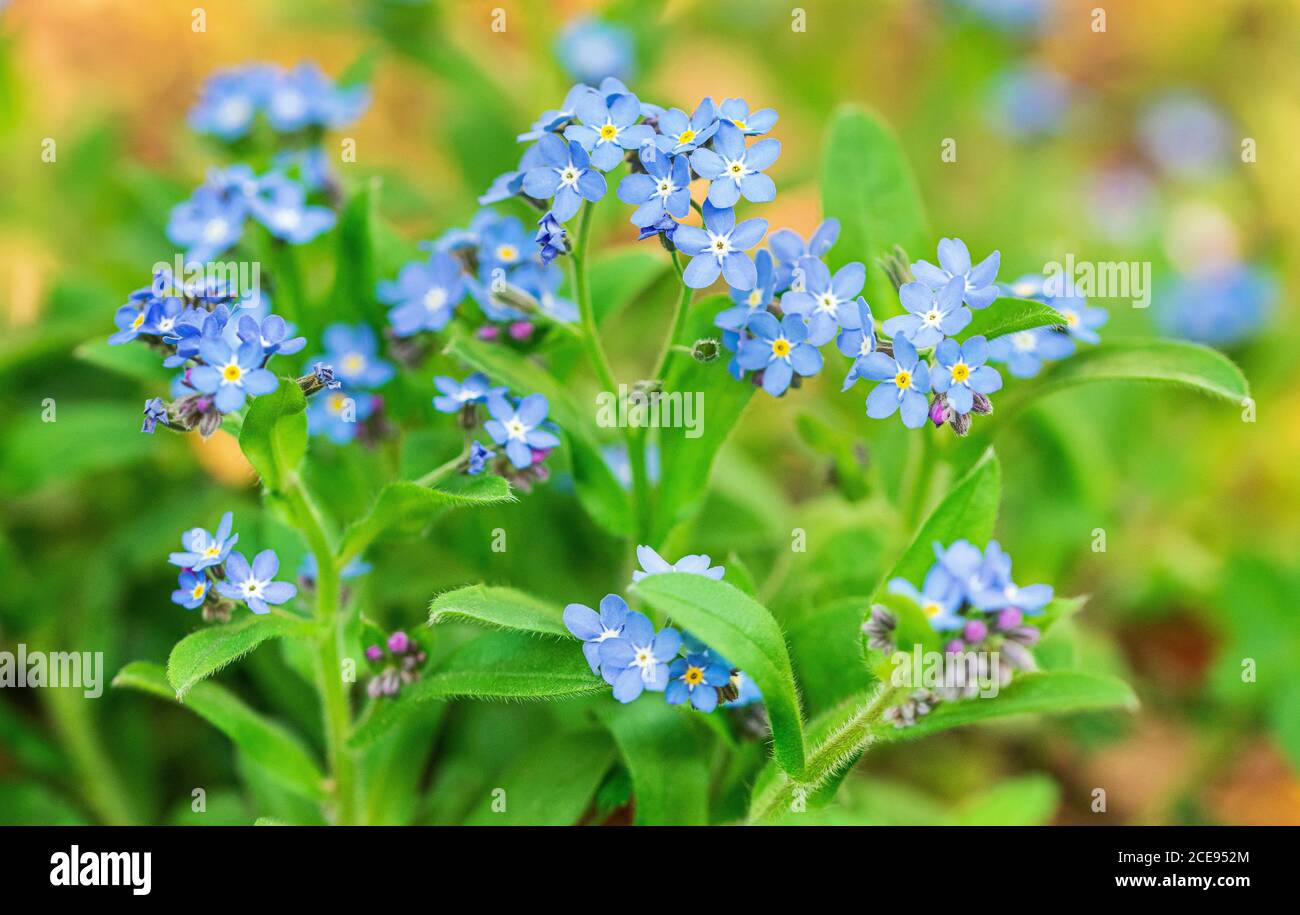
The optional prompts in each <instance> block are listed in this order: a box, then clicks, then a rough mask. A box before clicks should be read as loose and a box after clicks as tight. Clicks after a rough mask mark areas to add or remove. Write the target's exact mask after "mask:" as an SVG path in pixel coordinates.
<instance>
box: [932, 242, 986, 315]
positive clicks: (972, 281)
mask: <svg viewBox="0 0 1300 915" xmlns="http://www.w3.org/2000/svg"><path fill="white" fill-rule="evenodd" d="M1001 259H1002V254H1001V253H1000V252H998V251H994V252H993V253H992V254H990V255H989V256H988V257H986V258H984V260H982V261H980V262H979V263H978V264H976V265H975V266H974V267H972V266H971V262H970V251H968V250H967V249H966V243H965V242H963V241H962V240H961V239H960V238H944V239H940V241H939V266H938V267H936V266H935V265H934V264H931V263H930V262H929V261H917V262H916V263H915V264H913V265H912V273H913V275H915V276H916V278H917V279H918V280H920V281H921V282H922V283H924V284H925V285H927V286H929V287H930V288H931V289H933V290H934V291H935V292H938V291H939V290H940V289H944V288H945V287H946V286H947V285H948V284H949V283H950V282H951V281H952V280H953V279H954V278H955V277H960V278H961V280H962V286H961V298H962V301H964V302H965V303H966V304H967V305H969V306H970V307H971V308H974V309H976V310H978V309H981V308H988V307H989V306H990V305H992V304H993V300H994V299H996V298H997V297H998V287H997V278H998V264H999V262H1000V261H1001Z"/></svg>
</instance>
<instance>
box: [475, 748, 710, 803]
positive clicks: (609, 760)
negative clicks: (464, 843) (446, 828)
mask: <svg viewBox="0 0 1300 915" xmlns="http://www.w3.org/2000/svg"><path fill="white" fill-rule="evenodd" d="M613 763H614V747H613V745H612V744H611V743H610V741H609V735H608V734H606V733H605V732H604V731H599V730H594V729H593V730H587V731H579V732H577V733H562V734H555V735H554V736H552V737H550V738H549V739H547V740H544V741H542V742H541V743H539V744H537V745H536V746H534V747H533V748H532V749H531V750H530V751H529V752H528V753H526V754H523V755H521V756H519V757H517V758H516V759H515V761H514V762H513V763H512V764H511V765H510V767H509V768H508V769H506V771H505V772H503V773H501V774H500V775H498V776H496V778H494V779H493V782H492V783H493V785H494V786H496V787H498V788H500V789H502V790H503V791H504V794H503V795H501V796H500V798H501V800H502V801H504V802H505V809H504V810H501V811H499V812H498V811H495V810H493V805H494V803H496V800H497V798H496V797H494V796H488V797H486V798H484V799H483V801H482V802H481V803H480V804H479V806H478V807H477V809H475V810H474V812H473V813H472V814H470V816H469V817H468V819H466V820H465V825H466V826H572V825H573V824H574V823H576V822H578V820H580V819H581V818H582V815H583V813H584V812H586V810H587V808H588V807H590V806H591V799H592V798H593V797H594V796H595V794H596V789H597V788H599V787H600V783H601V780H602V779H603V778H604V777H605V773H606V772H608V771H609V767H610V766H611V765H613ZM705 774H706V776H707V772H706V773H705ZM494 794H495V792H494Z"/></svg>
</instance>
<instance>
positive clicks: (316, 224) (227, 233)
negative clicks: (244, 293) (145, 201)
mask: <svg viewBox="0 0 1300 915" xmlns="http://www.w3.org/2000/svg"><path fill="white" fill-rule="evenodd" d="M308 190H309V188H308V186H307V184H305V183H304V182H302V181H297V180H295V179H293V178H291V177H289V176H288V175H287V174H285V172H284V171H282V170H280V169H272V170H271V171H268V172H266V173H265V174H263V175H260V176H259V175H257V174H255V173H254V172H253V170H252V168H250V167H249V166H247V165H242V164H241V165H232V166H230V167H229V168H225V169H218V168H214V169H211V170H210V171H209V172H208V176H207V179H206V180H205V181H204V182H203V184H201V185H199V186H198V188H196V189H195V191H194V193H193V194H191V195H190V198H189V199H188V200H186V201H184V202H183V203H180V204H178V205H177V206H176V207H175V208H174V209H173V210H172V212H171V217H170V219H169V220H168V222H167V238H168V239H169V240H170V241H171V242H172V243H173V244H175V245H179V246H181V247H183V248H185V249H186V254H185V261H186V263H193V262H203V261H209V260H212V259H213V258H216V257H219V256H220V255H222V254H224V253H225V252H226V251H228V250H230V249H231V248H232V247H234V246H235V245H236V244H238V243H239V242H240V240H241V239H243V237H244V229H245V227H246V225H247V223H248V220H249V219H250V218H251V219H253V220H254V221H256V222H257V223H259V224H261V225H262V226H263V227H264V228H265V229H266V231H267V232H268V233H270V235H271V236H272V237H273V238H276V239H278V240H280V241H283V242H288V243H289V244H292V245H302V244H306V243H307V242H309V241H311V240H312V239H314V238H316V236H318V235H321V234H322V233H324V232H328V231H329V230H330V229H332V228H333V227H334V223H335V222H336V221H337V217H336V216H335V214H334V211H333V210H332V209H330V208H329V207H326V206H318V205H315V204H312V203H310V202H309V201H308Z"/></svg>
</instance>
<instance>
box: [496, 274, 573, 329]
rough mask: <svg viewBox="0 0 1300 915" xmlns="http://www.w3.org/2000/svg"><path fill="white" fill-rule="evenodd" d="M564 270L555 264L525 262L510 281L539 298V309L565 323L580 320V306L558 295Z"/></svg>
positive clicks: (511, 276)
mask: <svg viewBox="0 0 1300 915" xmlns="http://www.w3.org/2000/svg"><path fill="white" fill-rule="evenodd" d="M563 281H564V271H563V270H561V269H560V268H559V267H557V266H554V265H543V264H538V263H529V264H524V265H523V266H521V267H519V269H517V270H515V271H514V272H513V273H512V274H511V275H510V282H511V284H512V285H515V286H517V287H519V288H520V289H522V290H523V291H524V292H526V293H528V294H529V295H530V296H532V297H533V298H534V299H536V300H537V309H538V310H539V311H541V312H542V313H543V314H545V315H546V316H547V317H549V318H551V320H553V321H559V322H561V323H563V324H570V323H572V322H574V321H576V320H578V306H577V305H576V304H574V303H573V302H571V301H569V300H568V299H562V298H560V297H559V296H558V295H556V294H555V293H556V291H557V290H558V289H559V288H560V283H562V282H563Z"/></svg>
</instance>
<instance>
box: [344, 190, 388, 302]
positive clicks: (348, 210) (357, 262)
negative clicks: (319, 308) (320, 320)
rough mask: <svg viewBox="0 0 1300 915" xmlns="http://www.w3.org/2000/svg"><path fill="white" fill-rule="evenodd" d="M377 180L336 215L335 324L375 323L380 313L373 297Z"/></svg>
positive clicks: (358, 193)
mask: <svg viewBox="0 0 1300 915" xmlns="http://www.w3.org/2000/svg"><path fill="white" fill-rule="evenodd" d="M378 187H379V181H378V179H377V178H376V179H371V181H370V182H369V183H367V185H366V186H365V187H363V188H362V189H361V190H360V191H358V192H357V193H356V194H353V195H352V197H351V198H350V199H349V200H348V202H347V203H346V204H345V205H344V207H343V211H342V212H341V213H340V214H339V232H338V257H337V259H336V263H337V265H338V266H337V267H336V268H335V273H334V290H333V292H332V293H331V301H332V312H333V315H334V316H335V320H338V319H341V318H344V317H349V316H350V317H352V318H355V319H369V320H376V319H379V318H381V317H382V315H383V311H382V308H381V307H380V305H379V301H378V299H377V298H376V297H375V283H376V265H375V257H374V222H375V205H376V198H377V196H378V195H377V193H376V192H377V190H378Z"/></svg>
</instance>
